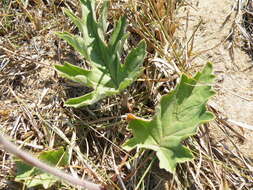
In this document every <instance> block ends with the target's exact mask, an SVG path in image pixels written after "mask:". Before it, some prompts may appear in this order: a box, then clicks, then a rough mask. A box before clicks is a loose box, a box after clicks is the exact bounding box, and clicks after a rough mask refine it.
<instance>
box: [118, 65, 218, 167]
mask: <svg viewBox="0 0 253 190" xmlns="http://www.w3.org/2000/svg"><path fill="white" fill-rule="evenodd" d="M213 80H214V76H213V75H212V64H211V63H208V64H207V65H206V66H205V68H204V70H203V71H202V72H200V73H198V74H197V75H196V76H195V77H194V78H189V77H187V76H186V75H182V77H181V81H180V83H179V85H178V86H177V88H176V89H175V90H173V91H172V92H170V93H169V94H168V95H165V96H163V97H162V98H161V102H160V104H159V105H158V107H157V109H156V114H155V116H154V117H153V119H152V120H150V121H149V120H144V119H141V118H136V119H134V120H132V121H131V122H130V123H129V126H128V128H129V129H131V130H132V132H133V136H134V137H133V138H132V139H130V140H128V141H127V142H126V143H125V144H124V145H123V147H124V148H125V149H126V150H131V149H133V148H135V147H139V148H145V149H151V150H154V151H156V155H157V157H158V158H159V161H160V167H161V168H164V169H166V170H167V171H170V172H174V171H175V168H176V164H177V163H181V162H185V161H189V160H191V159H192V158H193V155H192V153H191V152H190V150H188V148H187V147H185V146H183V145H181V141H183V140H184V139H186V138H187V137H189V136H192V135H194V134H196V132H197V126H198V125H199V124H202V123H205V122H207V121H210V120H212V119H213V118H214V116H213V114H212V113H210V112H208V111H206V102H207V101H208V99H209V98H210V97H211V96H213V95H214V91H212V90H211V86H210V85H211V84H212V83H213Z"/></svg>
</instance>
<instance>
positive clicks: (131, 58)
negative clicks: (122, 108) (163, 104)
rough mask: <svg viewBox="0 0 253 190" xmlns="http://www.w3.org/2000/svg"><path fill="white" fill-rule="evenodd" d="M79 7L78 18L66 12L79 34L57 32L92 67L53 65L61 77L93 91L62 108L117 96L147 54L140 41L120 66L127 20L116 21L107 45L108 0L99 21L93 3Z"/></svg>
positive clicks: (88, 0) (84, 1) (86, 1)
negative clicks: (88, 68)
mask: <svg viewBox="0 0 253 190" xmlns="http://www.w3.org/2000/svg"><path fill="white" fill-rule="evenodd" d="M81 4H82V18H78V17H77V16H75V15H74V13H73V12H71V11H70V10H65V13H66V14H67V15H68V16H69V18H70V19H71V20H72V22H73V23H74V24H75V25H76V26H77V27H78V29H79V31H80V33H81V35H80V36H76V35H73V34H69V33H67V32H58V33H56V34H57V35H58V36H59V37H60V38H62V39H64V40H66V41H67V42H68V44H69V45H71V46H72V47H73V48H74V49H75V50H76V51H78V52H79V53H80V54H81V55H82V56H83V57H84V58H85V59H86V61H87V62H88V63H89V64H90V66H91V70H85V69H83V68H80V67H78V66H74V65H71V64H69V63H65V64H64V65H56V66H55V69H56V70H57V71H58V72H60V74H61V75H62V76H63V77H66V78H68V79H70V80H73V81H75V82H78V83H80V84H83V85H86V86H89V87H92V88H93V89H94V91H93V92H91V93H89V94H86V95H83V96H81V97H77V98H71V99H69V100H67V101H66V102H65V105H66V106H71V107H81V106H86V105H90V104H92V103H95V102H97V101H98V100H100V99H102V98H104V97H107V96H111V95H114V94H118V93H120V92H121V91H122V90H124V89H125V88H126V87H127V86H129V85H130V84H131V83H132V82H133V81H134V80H136V78H137V77H138V76H139V75H140V73H141V72H142V70H143V69H142V63H143V60H144V58H145V55H146V44H145V42H144V41H142V42H140V43H139V44H138V45H137V47H136V48H134V49H132V50H131V52H130V53H129V54H128V56H127V58H126V61H125V63H124V64H122V63H121V54H122V50H123V46H124V43H125V41H126V40H127V38H128V36H129V34H128V33H127V32H126V31H125V30H126V25H127V24H126V18H125V17H122V18H121V19H120V20H119V21H118V23H117V24H116V26H115V28H114V30H113V32H112V35H111V37H110V39H109V42H108V43H106V40H105V39H106V31H107V26H108V23H107V21H106V19H107V12H108V1H104V2H103V5H102V10H101V13H102V14H101V16H100V17H99V19H98V21H97V19H96V16H95V15H96V12H95V0H81Z"/></svg>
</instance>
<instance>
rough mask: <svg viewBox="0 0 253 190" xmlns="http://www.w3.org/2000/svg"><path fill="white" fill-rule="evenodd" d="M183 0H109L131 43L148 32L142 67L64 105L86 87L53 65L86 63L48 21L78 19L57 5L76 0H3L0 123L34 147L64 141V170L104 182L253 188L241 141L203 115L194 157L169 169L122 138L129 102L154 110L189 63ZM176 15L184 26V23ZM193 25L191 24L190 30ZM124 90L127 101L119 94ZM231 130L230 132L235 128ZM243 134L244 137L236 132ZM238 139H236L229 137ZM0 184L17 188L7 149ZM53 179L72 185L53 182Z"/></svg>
mask: <svg viewBox="0 0 253 190" xmlns="http://www.w3.org/2000/svg"><path fill="white" fill-rule="evenodd" d="M188 6H190V5H188V4H186V2H185V1H175V0H168V1H165V0H157V1H155V0H141V1H134V0H131V1H129V2H126V3H119V2H118V1H115V2H113V1H111V9H110V20H111V21H112V23H113V21H114V20H117V19H118V17H119V16H120V15H122V14H126V15H127V16H128V19H129V23H131V24H130V26H129V28H128V30H129V31H130V32H131V39H130V40H129V43H128V45H129V46H130V47H131V46H134V45H135V44H136V43H137V42H138V41H139V40H140V39H141V38H144V39H146V40H147V42H148V47H149V49H148V58H147V60H146V62H145V72H144V74H143V75H142V76H141V78H140V79H138V81H137V82H136V83H134V84H133V85H132V86H131V87H129V89H128V90H127V92H125V94H123V95H121V96H115V97H112V98H108V99H104V100H102V101H100V102H98V103H97V104H95V105H92V106H88V107H85V108H82V109H70V108H65V107H63V101H64V100H65V99H66V98H67V97H70V96H72V97H73V96H76V95H78V94H80V93H81V94H83V93H84V92H85V91H87V90H89V89H86V88H80V87H79V86H77V87H76V86H74V85H73V84H72V83H70V82H69V81H65V80H62V79H60V78H58V77H57V75H56V73H55V71H54V70H53V67H52V65H53V64H55V63H59V62H60V63H62V62H63V61H64V60H68V61H69V62H72V63H75V64H79V65H82V64H83V62H82V59H81V58H80V56H79V55H77V54H76V52H74V51H73V50H72V49H70V48H69V47H68V46H67V44H66V43H65V42H63V41H60V40H59V39H58V38H57V37H56V36H55V35H54V34H53V32H54V31H62V30H68V31H71V32H77V31H76V28H74V27H73V25H71V24H70V21H69V20H68V19H67V18H66V16H64V15H63V13H62V11H61V7H68V8H71V9H72V10H73V11H76V12H78V10H79V9H78V7H79V5H78V2H77V1H68V0H62V1H42V0H38V1H19V0H16V1H8V0H5V1H1V3H0V7H2V8H0V100H1V101H0V131H1V133H4V134H8V135H9V136H10V137H11V138H12V139H13V140H14V142H16V143H17V144H18V145H20V147H22V148H24V149H26V150H29V151H31V152H34V153H36V152H40V151H43V150H47V149H52V148H56V147H59V146H64V147H68V148H69V152H70V155H71V160H70V164H69V166H68V167H67V168H65V169H66V171H69V172H71V173H72V174H73V175H80V176H82V177H85V178H88V179H91V180H93V181H94V182H97V183H103V184H105V185H106V186H108V189H129V190H130V189H136V190H139V189H170V190H172V189H220V190H223V189H224V190H225V189H252V188H253V186H252V176H253V175H252V172H253V171H252V160H250V159H249V158H246V157H244V156H243V153H241V152H240V150H239V149H236V150H237V151H235V152H234V151H233V152H232V151H231V150H230V149H229V148H228V147H227V146H226V144H222V142H216V140H215V139H213V138H211V136H210V134H209V131H208V129H209V127H210V126H209V125H213V124H212V123H210V124H208V125H206V126H201V127H200V130H199V133H198V135H196V136H195V137H193V138H190V139H188V140H187V141H186V142H185V144H186V145H188V146H189V147H190V148H191V149H192V150H193V151H194V153H195V155H196V159H195V160H194V161H192V162H188V163H186V164H182V165H179V166H178V169H177V172H176V174H175V175H171V174H169V173H167V172H165V171H163V170H160V169H159V167H158V163H157V162H158V161H157V160H156V159H154V153H153V152H150V151H145V152H144V151H142V150H137V151H135V152H131V153H127V152H125V151H124V150H123V149H122V148H121V147H120V145H121V144H122V143H123V142H124V141H125V139H126V138H128V137H129V136H130V135H131V134H130V133H129V132H128V131H127V130H126V126H127V123H126V121H125V120H124V118H125V115H126V113H127V112H129V111H131V112H132V113H134V114H136V115H138V116H142V117H150V116H152V115H153V113H154V107H155V105H156V104H157V102H158V101H159V99H160V97H161V95H163V94H165V93H168V92H169V91H171V90H172V89H173V88H174V87H175V85H176V83H177V79H178V76H179V74H180V73H181V72H188V73H192V69H193V70H195V68H192V67H193V65H192V60H193V58H194V55H193V53H192V51H193V49H192V47H193V43H194V35H195V32H193V33H192V34H191V35H190V37H187V35H186V32H187V31H188V30H187V19H188V17H187V13H186V15H185V16H184V17H183V16H181V17H179V16H178V15H179V14H178V12H179V11H181V12H182V11H183V8H186V9H187V7H188ZM182 23H186V24H184V26H185V28H183V27H182V26H183V25H182ZM197 29H198V27H196V30H197ZM122 100H124V101H122ZM210 109H211V110H212V111H214V112H215V114H216V115H217V119H216V121H215V122H217V123H218V126H219V130H220V132H221V133H225V134H226V136H227V138H230V139H231V143H233V139H234V136H237V137H238V138H239V139H241V137H240V135H239V134H236V133H234V132H233V131H231V130H230V128H229V126H230V124H229V123H227V122H226V121H225V120H224V119H222V114H221V113H219V112H217V110H216V109H215V108H214V107H210ZM232 137H233V138H232ZM242 140H243V139H242ZM233 146H234V147H236V144H235V143H233ZM0 163H1V164H0V178H2V179H1V181H0V188H1V189H21V188H24V187H22V184H16V183H14V181H13V179H14V176H15V167H14V166H13V161H12V159H11V157H10V155H9V154H8V153H6V152H4V151H3V150H0ZM55 188H56V189H73V188H72V187H70V186H68V185H66V184H60V183H59V184H57V185H56V186H55Z"/></svg>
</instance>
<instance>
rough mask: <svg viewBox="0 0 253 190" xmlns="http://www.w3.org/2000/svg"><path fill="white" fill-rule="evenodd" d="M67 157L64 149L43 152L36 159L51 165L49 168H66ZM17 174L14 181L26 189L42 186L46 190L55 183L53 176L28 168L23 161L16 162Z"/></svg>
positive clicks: (31, 167) (55, 179) (56, 179)
mask: <svg viewBox="0 0 253 190" xmlns="http://www.w3.org/2000/svg"><path fill="white" fill-rule="evenodd" d="M68 157H69V155H68V154H67V153H66V152H65V150H64V148H60V149H58V150H50V151H43V152H41V153H40V155H39V156H38V158H39V159H40V160H41V161H43V162H45V163H47V164H49V165H51V166H66V165H67V163H68ZM16 168H17V174H16V177H15V181H17V182H23V183H24V184H25V185H26V186H27V188H30V187H34V186H37V185H42V186H43V187H44V188H45V189H48V188H49V187H51V186H52V185H53V184H55V183H56V182H57V181H59V179H58V178H56V177H55V176H53V175H51V174H48V173H45V172H43V171H41V170H40V169H37V168H35V167H33V166H30V165H28V164H26V163H24V162H23V161H20V160H17V161H16Z"/></svg>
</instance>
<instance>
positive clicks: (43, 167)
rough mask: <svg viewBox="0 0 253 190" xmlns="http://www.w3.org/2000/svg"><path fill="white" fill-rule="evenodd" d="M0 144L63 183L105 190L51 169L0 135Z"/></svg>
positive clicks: (91, 189)
mask: <svg viewBox="0 0 253 190" xmlns="http://www.w3.org/2000/svg"><path fill="white" fill-rule="evenodd" d="M0 144H2V145H3V147H4V149H5V150H6V151H8V152H10V153H12V154H14V155H15V156H17V157H19V158H20V159H22V160H23V161H24V162H26V163H28V164H30V165H32V166H35V167H37V168H40V169H41V170H43V171H45V172H47V173H50V174H52V175H54V176H57V177H59V178H60V179H63V180H65V181H67V182H69V183H70V184H73V185H78V186H81V187H83V188H86V189H88V190H105V188H104V187H102V186H101V185H98V184H95V183H92V182H89V181H87V180H81V179H80V178H77V177H73V176H72V175H70V174H67V173H64V172H62V171H61V170H59V169H57V168H54V167H51V166H49V165H47V164H45V163H43V162H41V161H40V160H38V159H37V158H34V157H33V156H31V155H30V154H29V153H27V152H25V151H22V150H20V149H18V147H17V146H16V145H14V144H13V143H11V142H10V141H8V140H7V139H6V138H5V137H3V136H2V135H0Z"/></svg>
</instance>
